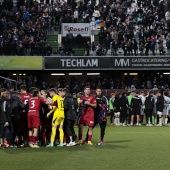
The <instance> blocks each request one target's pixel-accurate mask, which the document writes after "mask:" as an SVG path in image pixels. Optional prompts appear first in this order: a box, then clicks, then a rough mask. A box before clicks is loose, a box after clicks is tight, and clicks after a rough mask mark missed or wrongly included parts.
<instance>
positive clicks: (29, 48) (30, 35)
mask: <svg viewBox="0 0 170 170" xmlns="http://www.w3.org/2000/svg"><path fill="white" fill-rule="evenodd" d="M47 11H48V10H47V9H46V5H41V4H39V3H38V2H36V1H33V0H29V1H24V0H20V1H17V0H5V1H2V3H0V55H20V56H21V55H24V56H29V55H50V54H51V53H52V48H51V46H50V45H49V44H47V43H46V38H47V36H46V35H47V32H48V30H49V23H50V22H51V17H50V16H49V15H48V13H47Z"/></svg>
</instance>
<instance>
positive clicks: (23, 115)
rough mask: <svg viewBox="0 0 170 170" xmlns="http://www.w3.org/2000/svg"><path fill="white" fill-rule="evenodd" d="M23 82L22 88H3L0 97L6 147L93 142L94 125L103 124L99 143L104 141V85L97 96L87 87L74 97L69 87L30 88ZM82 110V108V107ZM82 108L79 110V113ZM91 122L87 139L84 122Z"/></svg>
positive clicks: (0, 132) (0, 135)
mask: <svg viewBox="0 0 170 170" xmlns="http://www.w3.org/2000/svg"><path fill="white" fill-rule="evenodd" d="M26 90H27V89H26V86H25V85H21V86H20V91H17V92H12V93H10V92H9V91H6V90H5V89H1V98H0V145H1V147H2V148H5V147H23V146H29V147H31V148H39V147H40V146H44V145H45V146H46V147H53V146H55V145H57V146H58V147H62V146H64V145H66V146H74V145H77V144H81V143H84V144H88V145H93V143H92V142H91V140H92V135H93V129H94V127H95V125H97V124H99V125H100V127H101V128H100V129H101V138H100V142H99V143H98V145H102V144H103V143H104V135H105V128H106V122H107V121H106V120H107V119H106V115H107V114H108V113H109V112H108V101H107V98H106V97H105V96H103V95H102V90H101V88H98V89H97V90H96V96H93V95H91V93H90V88H89V87H85V88H84V95H82V96H81V97H80V98H73V96H72V95H71V94H70V92H69V91H68V89H66V88H64V89H62V88H58V89H57V90H56V89H55V88H51V89H50V90H49V91H48V92H47V91H46V90H39V89H37V88H35V87H32V88H30V89H29V93H28V92H27V91H26ZM78 110H79V111H78ZM77 112H78V113H77ZM76 117H77V120H78V121H77V122H78V127H79V128H78V135H76V133H75V131H74V125H75V120H76ZM85 125H86V126H88V131H87V135H86V139H85V140H84V141H83V140H82V136H83V126H85Z"/></svg>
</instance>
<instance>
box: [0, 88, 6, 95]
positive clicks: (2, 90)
mask: <svg viewBox="0 0 170 170" xmlns="http://www.w3.org/2000/svg"><path fill="white" fill-rule="evenodd" d="M0 91H1V97H2V96H3V94H4V93H5V91H6V90H5V89H4V88H2V89H1V90H0Z"/></svg>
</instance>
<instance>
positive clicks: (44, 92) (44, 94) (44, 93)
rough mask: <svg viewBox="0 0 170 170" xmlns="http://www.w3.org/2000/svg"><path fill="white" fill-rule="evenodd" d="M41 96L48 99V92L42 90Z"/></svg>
mask: <svg viewBox="0 0 170 170" xmlns="http://www.w3.org/2000/svg"><path fill="white" fill-rule="evenodd" d="M41 96H42V97H43V98H46V97H47V91H46V90H41Z"/></svg>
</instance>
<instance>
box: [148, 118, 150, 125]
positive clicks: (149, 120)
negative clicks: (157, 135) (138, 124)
mask: <svg viewBox="0 0 170 170" xmlns="http://www.w3.org/2000/svg"><path fill="white" fill-rule="evenodd" d="M150 124H151V122H150V117H149V118H148V125H150Z"/></svg>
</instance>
